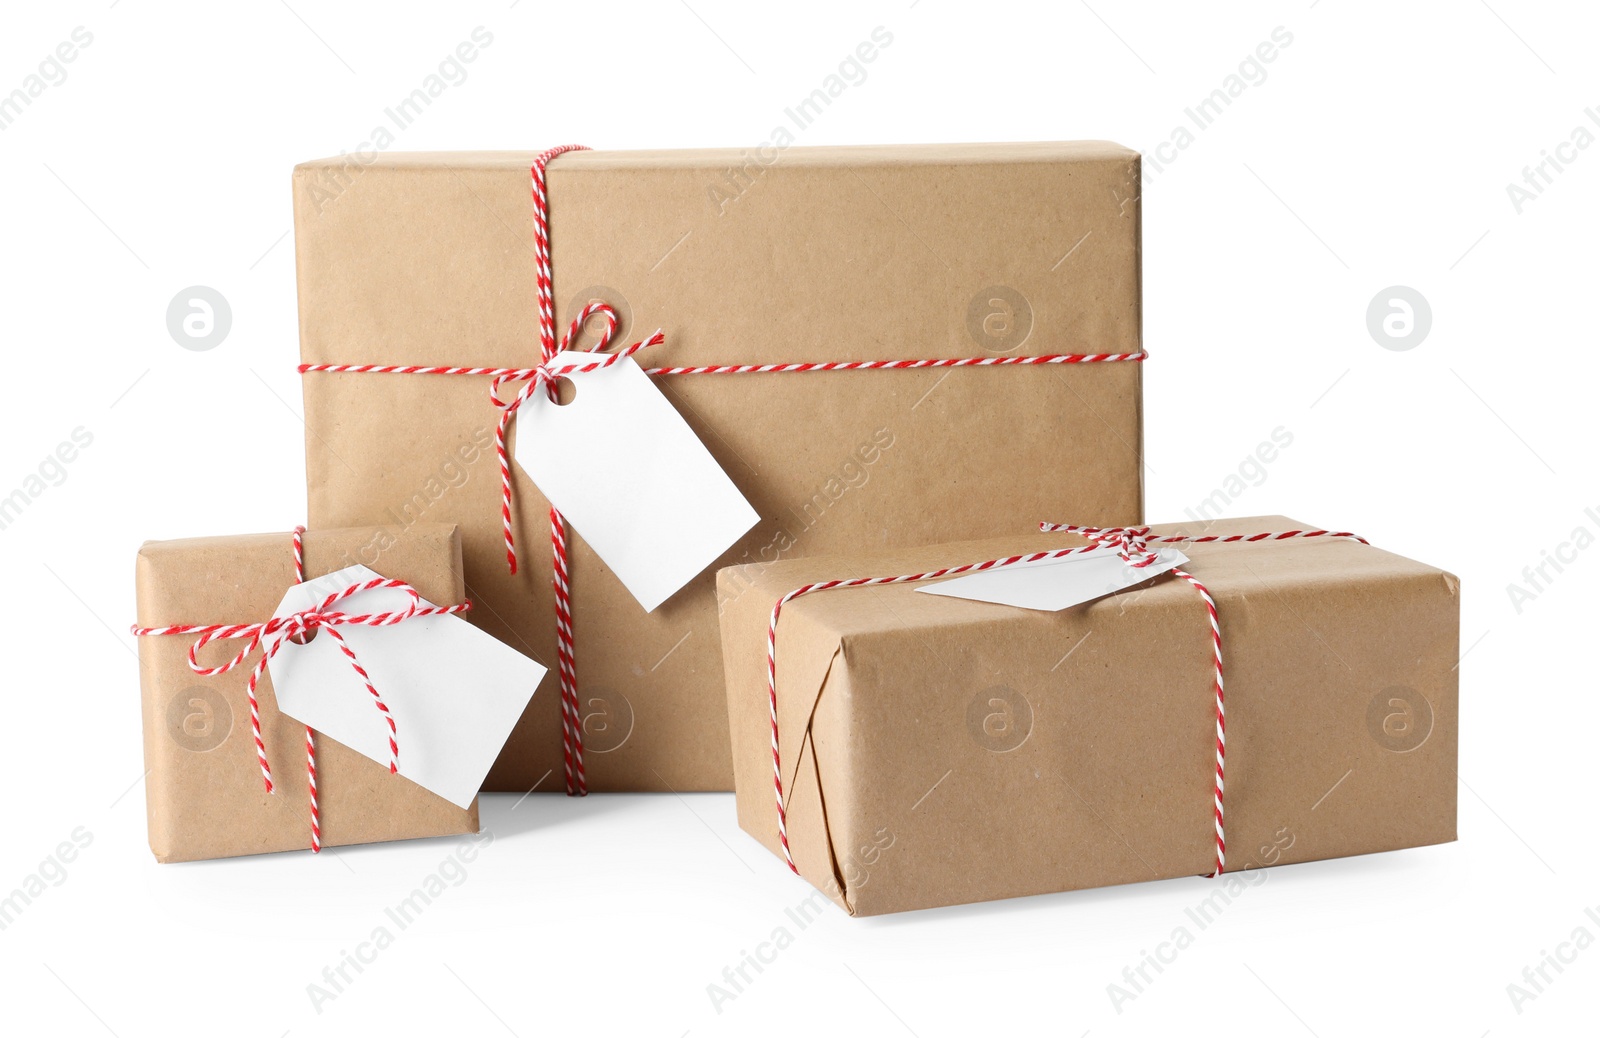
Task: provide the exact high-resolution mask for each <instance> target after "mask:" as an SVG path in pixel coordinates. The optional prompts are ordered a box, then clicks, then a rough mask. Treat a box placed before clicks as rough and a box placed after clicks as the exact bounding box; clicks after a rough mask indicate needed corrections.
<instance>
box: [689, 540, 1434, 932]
mask: <svg viewBox="0 0 1600 1038" xmlns="http://www.w3.org/2000/svg"><path fill="white" fill-rule="evenodd" d="M1295 529H1302V530H1303V529H1309V528H1308V527H1306V526H1305V525H1304V524H1300V523H1296V522H1293V521H1291V520H1288V519H1285V518H1283V517H1281V516H1270V517H1259V518H1253V519H1238V520H1228V521H1222V522H1217V523H1213V524H1211V525H1209V526H1207V527H1204V528H1203V529H1202V528H1201V527H1200V526H1198V525H1195V524H1190V525H1183V526H1177V525H1174V526H1157V527H1154V530H1155V531H1156V534H1157V535H1161V534H1178V533H1183V534H1191V535H1193V534H1200V533H1206V534H1220V535H1227V534H1254V533H1262V532H1282V531H1286V530H1295ZM1082 543H1084V542H1083V541H1082V539H1081V538H1078V537H1075V536H1071V535H1067V534H1052V535H1045V534H1037V533H1035V534H1033V535H1031V536H1030V535H1020V536H1015V537H1006V538H1000V539H994V540H983V541H975V542H969V543H960V544H947V545H942V546H938V547H924V548H917V549H913V550H903V551H893V552H879V551H870V550H863V551H860V552H857V553H854V554H850V555H839V556H832V557H828V558H808V559H800V560H792V561H784V562H781V563H778V564H777V565H774V566H770V567H767V568H765V569H764V570H762V571H759V572H757V571H753V570H751V569H749V568H748V567H744V568H738V567H736V568H729V569H725V570H723V571H722V572H721V573H720V575H719V581H720V583H721V584H722V585H723V586H724V587H725V588H732V587H738V586H742V585H744V584H753V585H754V588H753V590H751V591H749V592H748V593H746V594H744V595H741V596H740V597H739V598H738V600H737V601H736V602H734V603H733V605H732V606H731V607H730V608H729V609H727V610H726V611H724V613H723V616H722V632H723V653H724V658H725V660H726V666H727V693H728V710H729V715H730V718H731V725H732V731H733V750H734V769H735V777H736V780H737V783H738V797H737V799H738V811H739V824H740V826H741V827H743V828H744V829H745V830H746V831H747V832H748V833H750V834H751V835H752V836H754V837H755V838H756V839H757V840H759V841H760V842H761V843H762V844H764V845H765V846H766V847H767V848H768V849H769V850H772V851H773V852H774V853H775V854H779V855H780V856H781V854H782V847H781V845H780V842H779V837H778V820H777V809H776V805H775V803H774V792H775V790H774V783H773V752H772V725H771V720H770V715H769V700H768V686H767V633H768V622H769V617H770V616H771V613H772V610H773V606H774V604H775V603H776V602H777V600H778V599H779V598H780V597H781V596H783V595H785V594H787V593H788V592H790V591H793V590H795V589H796V588H798V587H801V586H802V585H805V584H809V583H813V582H818V581H825V580H835V579H854V578H860V577H875V576H895V575H902V574H915V573H922V572H927V571H929V570H932V569H936V568H940V567H945V566H953V565H959V564H965V563H975V562H980V561H983V560H988V559H995V558H1004V557H1007V556H1011V555H1016V554H1022V553H1031V552H1037V551H1041V550H1045V549H1047V548H1059V547H1064V546H1069V545H1074V544H1082ZM1177 547H1178V548H1179V549H1180V550H1182V551H1183V552H1184V553H1186V554H1187V555H1188V556H1189V558H1190V560H1191V561H1190V563H1189V564H1188V565H1187V566H1185V567H1184V568H1185V569H1186V570H1187V571H1188V572H1189V573H1191V574H1193V575H1194V576H1195V577H1196V578H1197V579H1199V580H1200V581H1202V582H1203V583H1204V584H1205V585H1206V586H1207V587H1208V588H1209V589H1210V591H1211V593H1212V595H1213V596H1214V598H1215V600H1216V606H1217V611H1218V616H1219V621H1220V630H1221V635H1222V646H1223V648H1222V652H1223V656H1224V664H1225V670H1226V679H1227V681H1226V691H1227V698H1226V704H1227V711H1226V716H1227V758H1226V790H1225V819H1226V837H1227V841H1226V842H1227V863H1226V870H1227V871H1228V872H1230V873H1231V872H1235V871H1237V870H1241V869H1249V868H1259V867H1262V866H1266V865H1278V864H1287V863H1290V862H1301V861H1311V860H1314V859H1321V858H1334V857H1341V856H1344V855H1350V854H1364V853H1368V852H1372V851H1383V850H1392V849H1396V848H1401V847H1415V846H1421V845H1425V844H1434V843H1441V842H1446V841H1450V840H1453V839H1455V835H1456V777H1455V776H1456V669H1455V667H1456V661H1457V653H1458V647H1457V640H1458V624H1459V597H1458V589H1459V584H1458V581H1457V580H1456V578H1455V577H1453V576H1451V575H1450V574H1449V573H1446V572H1444V571H1442V570H1439V569H1435V568H1434V567H1432V566H1427V565H1424V564H1422V563H1419V562H1413V561H1411V560H1409V559H1404V558H1401V557H1400V556H1397V555H1394V554H1391V553H1389V552H1386V551H1383V550H1382V549H1381V548H1376V547H1370V546H1368V545H1366V544H1362V543H1360V542H1359V541H1355V540H1349V539H1333V538H1314V539H1292V540H1282V541H1263V542H1255V543H1227V544H1182V545H1178V546H1177ZM924 586H927V585H926V584H925V583H912V584H897V585H892V586H877V587H853V588H839V589H833V590H826V591H818V592H815V593H811V594H807V595H804V596H802V597H798V598H795V599H794V600H793V601H790V602H789V603H787V604H786V605H785V606H784V607H783V610H782V614H781V618H780V620H779V623H778V627H777V637H776V640H775V646H776V659H777V715H778V729H779V741H780V749H781V754H780V761H781V765H782V778H783V788H784V791H785V795H786V803H787V815H788V818H787V831H788V839H789V845H790V848H791V850H792V853H793V857H794V860H795V862H796V864H797V866H798V870H799V872H800V874H801V875H802V876H803V877H805V878H806V879H807V880H808V881H810V882H811V883H812V884H814V885H815V886H817V887H818V888H819V889H821V890H823V891H824V892H826V893H828V894H829V896H830V897H832V898H833V899H834V900H835V901H836V902H837V903H838V904H840V905H841V906H842V907H844V908H845V910H846V911H848V912H850V913H851V914H852V915H875V914H879V913H885V912H898V911H905V910H908V909H917V908H929V907H934V906H939V905H952V904H960V903H966V902H974V901H986V900H991V899H996V898H1006V897H1015V896H1018V895H1024V894H1036V893H1045V892H1051V891H1063V890H1074V889H1078V888H1084V887H1097V886H1105V885H1110V884H1118V883H1132V882H1137V881H1141V880H1148V879H1159V878H1166V877H1173V876H1194V875H1205V874H1209V873H1211V872H1212V871H1213V869H1214V865H1215V856H1216V846H1215V844H1216V838H1215V831H1214V827H1213V772H1214V767H1215V762H1216V720H1215V698H1214V689H1213V659H1212V644H1211V633H1210V628H1209V625H1208V620H1207V611H1206V608H1205V605H1204V600H1203V599H1202V597H1201V596H1200V594H1199V593H1198V592H1197V591H1196V590H1195V588H1193V587H1192V586H1191V585H1189V584H1188V583H1186V582H1184V581H1183V580H1182V579H1181V578H1179V577H1178V576H1176V575H1172V574H1169V575H1166V576H1159V577H1156V578H1153V579H1152V580H1150V581H1147V582H1145V583H1141V584H1138V585H1136V586H1135V587H1134V588H1132V589H1131V590H1127V591H1123V592H1120V593H1117V594H1112V595H1110V596H1108V597H1104V598H1100V599H1098V600H1095V601H1093V602H1090V603H1087V604H1085V605H1080V606H1075V607H1072V608H1069V609H1065V610H1062V611H1059V612H1043V611H1035V610H1027V609H1019V608H1014V607H1011V606H1003V605H995V604H989V603H983V602H975V601H968V600H964V599H957V598H947V597H941V596H936V595H929V594H923V593H920V592H918V591H917V588H919V587H924ZM1221 882H1226V880H1223V881H1221Z"/></svg>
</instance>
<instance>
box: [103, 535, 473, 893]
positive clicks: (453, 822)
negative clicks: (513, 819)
mask: <svg viewBox="0 0 1600 1038" xmlns="http://www.w3.org/2000/svg"><path fill="white" fill-rule="evenodd" d="M401 533H402V531H400V530H398V529H395V528H384V527H368V528H351V529H329V530H314V531H312V532H310V533H308V534H306V535H305V536H304V540H303V549H302V548H301V547H300V545H299V544H298V543H297V540H298V539H297V538H295V537H292V536H291V534H289V533H287V532H284V533H271V534H252V535H245V536H236V537H202V538H195V539H189V540H173V541H148V542H146V543H145V544H144V546H143V547H141V548H140V549H139V556H138V566H137V572H136V583H137V589H138V620H139V626H138V627H137V628H136V630H135V633H138V634H141V635H144V637H140V638H139V639H138V641H139V676H140V688H141V691H142V695H143V718H144V759H145V768H146V775H145V799H146V804H147V809H148V813H149V824H150V848H151V850H152V851H154V852H155V856H156V860H158V861H162V862H175V861H193V860H198V859H204V858H223V857H230V856H233V855H240V854H258V853H262V852H266V851H283V850H295V849H305V848H307V847H311V846H313V845H314V844H316V843H320V846H338V845H342V844H353V843H373V842H378V841H383V840H403V839H411V838H414V837H423V836H444V835H452V834H459V833H475V832H477V831H478V805H477V802H476V801H475V800H474V801H472V802H471V804H470V805H469V806H467V807H465V808H462V807H458V806H457V805H455V804H453V803H451V802H450V801H448V800H446V799H444V798H442V797H440V796H438V795H436V794H434V793H431V792H429V791H428V790H426V789H424V788H423V787H422V786H420V785H417V784H415V783H413V782H411V781H410V780H408V779H406V778H404V777H401V776H397V775H393V774H390V769H389V768H388V767H386V766H385V765H384V764H383V763H380V762H378V761H375V760H372V759H369V758H368V757H367V756H363V755H362V754H360V753H358V752H356V751H355V750H353V749H351V748H350V747H348V746H346V745H343V744H342V743H340V742H337V741H335V740H334V739H332V738H329V737H327V736H326V735H322V734H318V735H316V736H315V743H314V746H315V754H314V758H311V759H313V760H314V773H311V772H308V763H310V762H311V760H308V749H309V747H308V745H307V738H308V737H307V729H306V727H305V726H304V725H302V724H301V723H300V722H299V721H296V720H294V719H292V718H290V717H288V716H286V715H285V714H282V713H280V712H279V710H278V704H277V698H276V696H275V695H274V691H273V687H272V677H271V673H270V672H263V673H262V674H261V675H260V680H259V682H258V683H257V684H256V686H255V699H256V709H257V713H258V715H259V718H260V727H259V738H260V739H261V742H262V748H261V753H260V754H258V750H257V745H256V741H255V735H256V733H255V732H254V731H253V726H252V724H251V705H250V702H249V699H248V695H247V686H248V682H249V677H250V674H251V672H252V666H253V665H254V664H255V662H256V660H257V659H259V658H260V655H261V653H262V652H263V651H266V646H264V645H263V646H259V647H256V648H255V649H254V650H253V651H252V652H249V653H246V654H244V659H243V660H242V661H241V663H240V664H239V665H237V666H234V667H232V668H230V669H228V670H227V671H225V672H223V673H216V674H202V673H197V672H196V670H195V668H194V667H191V665H190V650H191V647H193V646H194V645H195V642H196V640H197V637H198V636H199V635H200V634H202V633H204V631H206V630H215V629H216V628H217V627H218V626H219V625H234V626H237V627H251V626H252V625H257V627H259V625H261V624H262V623H264V622H265V621H267V620H268V619H269V618H271V617H272V616H273V614H274V611H275V610H277V609H278V608H279V604H280V602H282V601H283V600H284V598H285V593H286V591H287V590H288V589H290V588H291V586H293V585H295V584H297V583H300V580H299V576H300V575H302V574H301V573H297V565H296V556H297V554H298V555H301V556H302V558H303V563H302V566H303V571H302V572H303V575H304V576H305V578H306V579H307V580H314V579H315V578H317V577H320V576H323V575H325V574H331V573H333V572H334V571H338V570H343V569H345V568H346V567H350V566H356V565H361V566H368V567H372V568H374V569H377V570H381V571H382V573H383V574H385V575H386V576H387V577H390V578H392V580H393V581H403V582H405V584H407V585H408V586H410V587H411V588H414V589H415V590H416V591H417V592H418V593H419V594H420V595H421V596H422V598H423V599H426V600H427V601H428V602H434V603H441V604H452V605H453V604H455V603H461V602H462V601H463V596H464V594H465V588H464V582H463V579H462V571H461V548H460V542H459V539H458V538H457V535H456V531H455V529H454V528H453V527H451V526H448V525H442V524H437V523H418V524H415V525H413V526H412V527H410V528H409V529H407V530H405V531H404V536H401ZM174 628H176V629H174ZM239 633H242V634H248V633H251V632H239ZM267 633H268V634H271V633H274V632H270V631H269V632H267ZM222 634H223V636H224V638H223V639H219V640H218V641H216V642H213V643H210V644H208V645H205V646H201V647H200V648H199V649H198V650H196V652H195V659H196V661H197V663H198V664H200V665H201V666H202V668H204V669H210V668H217V667H221V666H222V665H223V664H225V663H226V662H227V661H228V660H229V658H230V657H232V656H233V655H234V654H235V653H238V652H239V651H240V650H241V649H244V648H246V647H247V643H248V642H249V641H250V639H249V638H248V637H240V636H238V635H237V634H236V633H235V632H230V631H226V630H225V631H223V632H222ZM302 637H305V635H302ZM356 687H357V689H358V691H357V692H356V694H357V695H360V694H362V693H360V692H359V686H356ZM372 723H373V724H374V725H379V724H381V719H380V718H378V717H377V715H376V714H374V716H373V720H372ZM407 735H411V736H413V738H414V733H402V738H405V737H406V736H407ZM262 755H265V757H266V758H267V759H268V760H269V761H270V768H271V774H272V781H273V786H274V791H272V792H268V791H267V788H266V783H265V781H264V771H265V770H266V769H265V768H264V766H263V764H262ZM313 804H314V805H315V808H316V810H315V812H313Z"/></svg>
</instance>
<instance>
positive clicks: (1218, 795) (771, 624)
mask: <svg viewBox="0 0 1600 1038" xmlns="http://www.w3.org/2000/svg"><path fill="white" fill-rule="evenodd" d="M1039 528H1040V530H1042V531H1044V532H1045V533H1075V534H1079V535H1081V536H1083V537H1086V538H1088V539H1089V541H1090V543H1089V544H1087V545H1082V546H1080V547H1076V548H1058V549H1055V550H1053V551H1038V552H1033V553H1031V554H1027V555H1011V556H1008V557H1006V558H999V559H988V560H986V561H984V562H969V563H966V564H965V565H961V566H947V567H944V568H943V569H934V570H927V571H925V572H922V573H906V574H902V575H900V576H896V577H857V578H855V579H852V580H827V581H822V582H821V583H816V584H806V585H804V586H803V587H798V588H795V589H794V590H793V591H790V592H789V593H788V594H786V595H784V596H783V597H782V598H780V599H778V601H777V603H776V604H775V605H774V606H773V607H772V615H771V617H770V618H769V619H768V621H767V709H768V712H769V717H770V720H771V725H772V782H773V791H774V794H775V796H776V803H777V808H778V842H779V844H781V845H782V847H783V860H784V861H785V862H787V863H788V866H789V869H790V871H792V872H793V873H794V874H795V875H797V876H798V875H799V874H800V869H799V867H798V866H796V865H795V862H794V855H793V854H791V853H790V850H789V830H788V809H787V807H786V806H785V804H784V796H783V762H782V757H781V756H780V754H779V750H778V617H779V616H781V615H782V613H783V607H784V606H785V605H786V604H788V603H789V602H792V601H794V600H795V599H797V598H799V597H800V596H802V595H809V594H812V593H813V592H817V591H830V590H833V589H834V588H849V587H876V586H881V585H885V584H909V583H913V582H915V581H920V580H934V579H937V578H939V577H955V576H960V575H961V574H964V573H978V572H982V571H984V570H990V569H1001V568H1004V567H1006V566H1016V565H1019V564H1023V563H1029V562H1041V561H1044V560H1047V559H1061V558H1066V557H1067V556H1069V555H1081V554H1084V553H1087V552H1092V551H1100V550H1102V549H1105V548H1111V549H1113V550H1115V551H1116V554H1117V557H1118V558H1120V559H1122V561H1123V562H1125V563H1127V564H1128V565H1129V566H1130V567H1132V568H1134V569H1143V568H1145V567H1146V566H1149V565H1151V564H1152V563H1154V562H1155V561H1156V553H1155V552H1154V551H1152V550H1151V549H1150V545H1151V544H1212V543H1215V544H1230V543H1235V542H1243V543H1254V542H1257V541H1281V540H1287V539H1289V538H1292V537H1343V538H1349V539H1351V540H1355V541H1360V542H1361V543H1362V544H1366V543H1367V541H1366V540H1365V539H1364V538H1361V537H1358V536H1356V535H1355V534H1353V533H1343V532H1336V531H1331V530H1286V531H1283V532H1281V533H1256V534H1228V535H1221V534H1212V535H1207V536H1203V537H1186V536H1183V535H1181V534H1173V535H1169V536H1161V537H1152V536H1151V534H1150V528H1149V527H1148V526H1132V527H1122V526H1117V527H1100V526H1069V525H1065V524H1060V523H1040V524H1039ZM1172 573H1173V575H1174V576H1176V577H1179V578H1180V579H1182V580H1185V581H1187V582H1188V583H1189V584H1190V586H1192V587H1193V588H1194V589H1195V590H1196V591H1198V592H1199V593H1200V597H1201V599H1202V600H1203V601H1204V602H1205V607H1206V618H1207V620H1208V621H1209V623H1210V625H1211V657H1212V674H1213V693H1214V695H1215V699H1216V716H1217V770H1216V783H1215V787H1214V792H1213V797H1212V800H1213V814H1214V816H1215V820H1216V834H1217V835H1216V846H1217V853H1216V868H1215V870H1214V871H1213V872H1211V873H1210V875H1212V876H1218V875H1221V874H1222V871H1223V869H1224V867H1225V866H1226V864H1227V839H1226V834H1225V829H1224V826H1223V814H1222V779H1223V763H1224V761H1225V760H1226V758H1227V739H1226V725H1225V723H1224V713H1223V684H1222V629H1221V627H1220V626H1219V625H1218V623H1217V603H1216V600H1215V599H1213V598H1212V597H1211V592H1210V591H1209V590H1207V588H1206V586H1205V585H1204V584H1203V583H1201V582H1200V581H1199V580H1198V579H1196V578H1195V576H1194V575H1193V574H1191V573H1188V572H1186V571H1185V570H1182V569H1173V571H1172Z"/></svg>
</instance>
